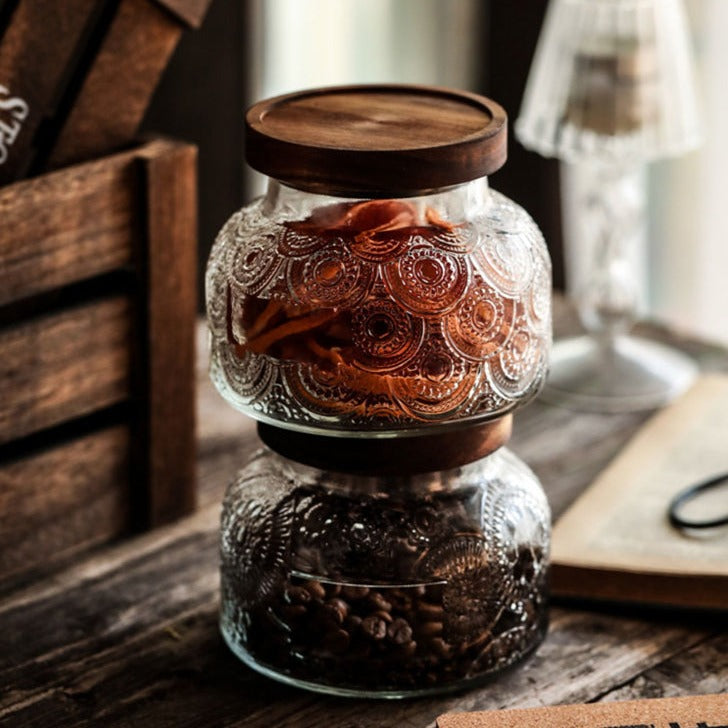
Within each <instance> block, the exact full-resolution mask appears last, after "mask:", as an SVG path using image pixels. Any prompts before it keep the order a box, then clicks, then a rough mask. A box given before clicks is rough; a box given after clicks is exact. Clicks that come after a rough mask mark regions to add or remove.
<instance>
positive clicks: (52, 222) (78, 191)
mask: <svg viewBox="0 0 728 728" xmlns="http://www.w3.org/2000/svg"><path fill="white" fill-rule="evenodd" d="M137 176H138V170H137V168H136V165H135V164H134V162H133V154H131V153H126V154H119V155H116V156H114V157H110V158H108V159H105V160H103V161H99V162H92V163H89V164H85V165H80V166H78V167H73V168H70V169H68V170H64V171H63V172H56V173H53V174H48V175H43V176H41V177H37V178H35V179H32V180H28V181H26V182H19V183H17V184H14V185H11V186H9V187H5V188H0V220H2V229H3V234H2V236H1V237H0V305H4V304H7V303H9V302H11V301H16V300H18V299H20V298H24V297H27V296H32V295H36V294H38V293H43V292H45V291H49V290H52V289H54V288H59V287H61V286H64V285H68V284H70V283H75V282H77V281H81V280H84V279H86V278H90V277H92V276H95V275H100V274H102V273H106V272H109V271H112V270H114V269H116V268H119V267H121V266H124V265H126V264H128V263H130V262H131V260H132V255H133V251H134V248H135V245H136V242H137V238H138V235H139V230H138V217H139V202H138V190H137V186H138V185H137Z"/></svg>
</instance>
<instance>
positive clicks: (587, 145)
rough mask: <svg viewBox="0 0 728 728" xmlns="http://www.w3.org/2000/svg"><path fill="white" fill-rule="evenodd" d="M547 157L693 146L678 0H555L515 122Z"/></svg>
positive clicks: (693, 118)
mask: <svg viewBox="0 0 728 728" xmlns="http://www.w3.org/2000/svg"><path fill="white" fill-rule="evenodd" d="M515 130H516V136H517V137H518V139H519V140H520V141H521V143H522V144H523V145H524V146H525V147H527V148H528V149H531V150H533V151H536V152H539V153H540V154H542V155H544V156H547V157H558V158H560V159H562V160H564V161H567V162H576V161H581V160H584V159H589V160H595V159H601V160H604V161H607V162H609V161H620V160H625V159H629V160H631V161H636V160H639V161H649V160H653V159H658V158H663V157H668V156H673V155H677V154H680V153H683V152H686V151H688V150H689V149H692V148H694V147H695V146H697V145H698V143H699V141H700V130H699V124H698V115H697V112H696V102H695V92H694V83H693V77H692V68H691V57H690V53H689V42H688V34H687V23H686V20H685V13H684V8H683V6H682V4H681V1H680V0H552V2H551V4H550V6H549V9H548V12H547V15H546V19H545V21H544V27H543V29H542V31H541V36H540V39H539V43H538V46H537V48H536V53H535V55H534V59H533V63H532V65H531V72H530V76H529V79H528V83H527V86H526V91H525V94H524V99H523V104H522V108H521V114H520V117H519V118H518V120H517V122H516V126H515Z"/></svg>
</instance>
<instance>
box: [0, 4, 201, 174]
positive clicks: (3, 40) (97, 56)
mask: <svg viewBox="0 0 728 728" xmlns="http://www.w3.org/2000/svg"><path fill="white" fill-rule="evenodd" d="M209 3H210V0H63V1H62V2H58V1H50V2H49V0H8V2H6V3H3V2H1V1H0V184H7V183H10V182H14V181H16V180H19V179H23V178H25V177H28V176H32V175H36V174H38V173H40V172H43V171H46V170H48V169H57V168H59V167H62V166H65V165H68V164H74V163H78V162H81V161H86V160H88V159H91V158H94V157H98V156H100V155H103V154H108V153H110V152H112V151H115V150H117V149H121V148H122V147H124V146H126V145H128V144H129V142H130V140H131V139H133V137H134V135H135V134H136V131H137V128H138V126H139V124H140V122H141V120H142V117H143V116H144V114H145V112H146V110H147V106H148V105H149V102H150V100H151V97H152V93H153V92H154V89H155V87H156V86H157V82H158V81H159V78H160V77H161V75H162V72H163V71H164V69H165V67H166V66H167V63H168V62H169V59H170V57H171V55H172V52H173V51H174V49H175V47H176V46H177V43H178V41H179V39H180V37H181V35H182V33H183V31H184V30H185V29H186V28H196V27H198V26H199V25H200V24H201V22H202V19H203V17H204V15H205V12H206V10H207V6H208V5H209Z"/></svg>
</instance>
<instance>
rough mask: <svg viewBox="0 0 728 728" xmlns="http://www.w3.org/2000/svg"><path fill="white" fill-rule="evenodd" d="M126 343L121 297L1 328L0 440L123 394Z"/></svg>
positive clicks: (126, 314)
mask: <svg viewBox="0 0 728 728" xmlns="http://www.w3.org/2000/svg"><path fill="white" fill-rule="evenodd" d="M131 342H132V306H131V303H130V301H129V300H128V298H126V297H123V296H115V297H113V298H109V299H107V300H102V301H100V302H94V303H88V304H84V305H81V306H77V307H73V308H70V309H67V310H64V311H62V312H60V313H52V314H48V315H45V316H42V317H39V318H37V319H33V320H32V321H29V322H26V323H23V324H18V325H17V326H11V327H9V328H6V329H4V330H2V331H0V351H2V352H3V356H2V357H1V358H0V402H2V409H1V410H0V443H4V442H8V441H10V440H12V439H15V438H18V437H22V436H24V435H28V434H31V433H33V432H37V431H39V430H42V429H45V428H47V427H51V426H53V425H56V424H59V423H60V422H64V421H66V420H70V419H73V418H74V417H79V416H81V415H84V414H89V413H91V412H94V411H96V410H99V409H102V408H103V407H107V406H109V405H112V404H115V403H118V402H121V401H123V400H124V399H126V398H127V397H128V396H129V393H130V367H131V352H130V349H131V345H132V343H131Z"/></svg>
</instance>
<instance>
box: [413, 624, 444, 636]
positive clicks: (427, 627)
mask: <svg viewBox="0 0 728 728" xmlns="http://www.w3.org/2000/svg"><path fill="white" fill-rule="evenodd" d="M417 634H418V635H422V636H423V637H436V636H437V635H439V634H442V622H422V623H420V624H419V625H418V626H417Z"/></svg>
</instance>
